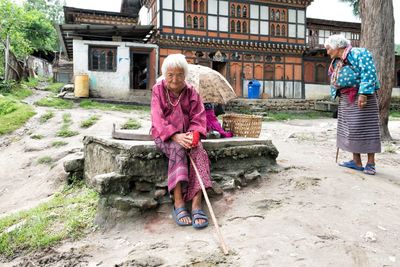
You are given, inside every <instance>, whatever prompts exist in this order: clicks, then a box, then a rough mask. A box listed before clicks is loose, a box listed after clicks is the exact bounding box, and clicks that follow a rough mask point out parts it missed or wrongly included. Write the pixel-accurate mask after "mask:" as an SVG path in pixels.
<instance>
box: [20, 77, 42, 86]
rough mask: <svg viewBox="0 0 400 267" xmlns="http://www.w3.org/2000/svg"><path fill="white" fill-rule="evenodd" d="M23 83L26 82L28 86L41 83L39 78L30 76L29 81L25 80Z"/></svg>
mask: <svg viewBox="0 0 400 267" xmlns="http://www.w3.org/2000/svg"><path fill="white" fill-rule="evenodd" d="M21 84H24V85H26V86H28V87H35V86H38V84H39V79H35V78H28V80H27V81H23V82H21Z"/></svg>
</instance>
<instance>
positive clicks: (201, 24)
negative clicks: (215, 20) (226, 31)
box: [200, 17, 204, 30]
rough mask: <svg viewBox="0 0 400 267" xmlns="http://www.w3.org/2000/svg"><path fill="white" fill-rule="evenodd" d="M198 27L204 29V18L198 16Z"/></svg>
mask: <svg viewBox="0 0 400 267" xmlns="http://www.w3.org/2000/svg"><path fill="white" fill-rule="evenodd" d="M200 29H202V30H204V18H203V17H200Z"/></svg>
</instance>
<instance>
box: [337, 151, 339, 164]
mask: <svg viewBox="0 0 400 267" xmlns="http://www.w3.org/2000/svg"><path fill="white" fill-rule="evenodd" d="M338 157H339V148H337V150H336V163H337V159H338Z"/></svg>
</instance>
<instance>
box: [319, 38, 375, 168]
mask: <svg viewBox="0 0 400 267" xmlns="http://www.w3.org/2000/svg"><path fill="white" fill-rule="evenodd" d="M325 48H326V51H327V53H328V55H329V56H330V57H331V58H332V62H331V65H330V67H329V75H330V77H331V95H332V96H333V97H336V96H339V97H340V98H339V110H338V126H337V146H338V148H340V149H342V150H345V151H349V152H352V153H353V159H352V160H350V161H347V162H343V163H340V164H339V165H340V166H342V167H347V168H351V169H355V170H359V171H364V173H366V174H371V175H374V174H375V173H376V170H375V153H379V152H381V139H380V131H379V129H380V123H379V109H378V101H377V90H378V89H379V87H380V84H379V81H378V77H377V73H376V69H375V64H374V60H373V58H372V55H371V53H370V52H369V51H368V50H367V49H365V48H356V47H352V46H351V45H350V41H349V40H347V39H346V38H345V37H343V36H342V35H332V36H330V37H329V38H328V39H327V40H326V42H325ZM362 153H366V154H367V155H368V160H367V164H366V165H365V167H364V166H363V164H362V161H361V154H362Z"/></svg>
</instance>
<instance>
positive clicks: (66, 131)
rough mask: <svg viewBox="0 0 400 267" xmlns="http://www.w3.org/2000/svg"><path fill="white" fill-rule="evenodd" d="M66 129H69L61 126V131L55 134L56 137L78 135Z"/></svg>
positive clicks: (66, 125) (66, 126)
mask: <svg viewBox="0 0 400 267" xmlns="http://www.w3.org/2000/svg"><path fill="white" fill-rule="evenodd" d="M68 127H69V126H68V124H64V125H63V126H61V129H60V130H59V131H58V132H57V133H56V136H58V137H64V138H66V137H71V136H75V135H78V134H79V132H77V131H72V130H70V129H69V128H68Z"/></svg>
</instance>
